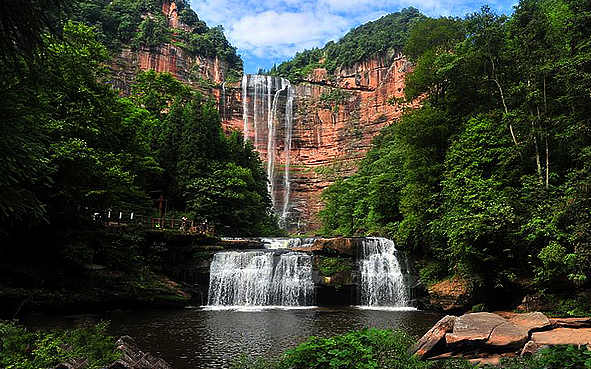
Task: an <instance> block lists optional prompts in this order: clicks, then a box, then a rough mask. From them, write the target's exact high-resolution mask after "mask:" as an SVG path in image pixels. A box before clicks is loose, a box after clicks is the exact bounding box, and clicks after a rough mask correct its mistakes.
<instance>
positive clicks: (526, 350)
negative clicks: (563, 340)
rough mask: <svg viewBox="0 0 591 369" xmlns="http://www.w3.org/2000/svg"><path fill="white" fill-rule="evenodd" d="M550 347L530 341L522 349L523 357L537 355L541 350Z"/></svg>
mask: <svg viewBox="0 0 591 369" xmlns="http://www.w3.org/2000/svg"><path fill="white" fill-rule="evenodd" d="M546 347H548V345H544V344H542V343H536V342H534V341H528V342H527V343H526V344H525V345H524V346H523V348H522V349H521V353H520V355H521V356H529V355H533V354H535V353H537V352H538V351H540V350H541V349H544V348H546Z"/></svg>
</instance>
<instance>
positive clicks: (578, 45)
mask: <svg viewBox="0 0 591 369" xmlns="http://www.w3.org/2000/svg"><path fill="white" fill-rule="evenodd" d="M590 40H591V5H590V3H589V2H587V1H581V0H522V1H520V3H519V4H518V5H517V6H516V8H515V12H514V14H513V15H512V16H510V17H507V16H500V15H497V14H495V13H494V12H493V11H492V10H491V9H490V8H488V7H483V8H482V9H481V11H479V12H477V13H474V14H469V15H467V16H466V17H465V18H462V19H460V18H438V19H432V18H425V19H421V20H420V21H418V22H417V23H416V24H414V26H413V27H412V28H411V30H410V33H409V36H408V39H407V40H406V43H405V44H404V53H405V54H406V55H407V56H408V58H410V60H411V61H413V63H414V65H415V66H414V71H413V72H412V73H411V74H409V75H408V76H407V78H406V89H405V95H406V99H407V101H412V100H414V99H416V98H421V97H424V100H423V104H422V107H421V108H420V109H416V110H410V111H406V112H405V114H404V115H403V116H402V118H401V119H400V120H399V121H398V122H395V123H393V124H392V125H391V126H389V127H387V128H386V129H384V130H383V131H382V132H381V133H380V135H379V136H378V137H376V138H375V141H374V146H373V149H372V150H371V151H370V152H369V153H368V154H367V157H366V158H365V159H364V160H363V162H362V163H361V164H360V168H359V172H358V173H357V174H356V175H354V176H352V177H350V178H347V179H342V180H339V181H337V182H336V183H335V184H334V185H332V186H331V187H330V188H329V189H328V190H327V191H325V192H324V194H323V196H324V200H325V201H326V207H325V209H324V210H323V211H322V214H321V216H322V219H323V224H324V229H323V231H324V233H325V234H331V235H337V234H340V235H348V236H352V235H371V234H379V235H386V236H390V237H392V238H394V239H395V240H397V242H398V244H399V245H400V246H401V247H403V248H404V249H405V250H406V251H408V252H409V253H412V254H414V255H423V257H424V258H425V259H428V260H432V261H430V262H429V263H428V264H426V265H425V266H424V268H423V270H422V272H421V274H422V277H423V279H424V280H425V281H427V282H432V281H435V280H437V279H439V278H441V277H444V276H447V275H454V274H455V275H460V276H464V277H466V278H468V279H469V280H471V281H472V282H474V283H476V284H479V285H485V286H491V287H493V286H496V287H502V286H504V287H507V286H508V285H510V284H511V283H514V282H518V281H521V282H523V281H524V280H525V281H528V282H526V283H533V285H534V286H537V288H539V289H543V288H546V287H551V286H553V285H555V286H565V285H569V286H571V287H582V286H586V285H588V284H589V277H591V274H590V273H591V166H590V165H591V120H590V119H591V118H590V117H591V112H590V111H589V109H590V108H591V94H590V92H591V41H590ZM425 96H426V97H425ZM392 103H393V104H398V103H403V102H402V101H395V100H393V101H392ZM524 278H525V279H524ZM560 288H561V287H560Z"/></svg>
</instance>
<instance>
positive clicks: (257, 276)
mask: <svg viewBox="0 0 591 369" xmlns="http://www.w3.org/2000/svg"><path fill="white" fill-rule="evenodd" d="M275 259H276V258H275V255H274V253H273V252H264V251H248V252H236V251H231V252H219V253H217V254H215V255H214V257H213V260H212V262H211V266H210V279H209V296H208V305H209V306H241V307H248V306H279V305H281V306H306V305H310V304H312V300H313V295H314V283H313V282H312V259H311V257H310V256H309V255H307V254H304V253H299V252H289V253H286V254H282V255H280V256H279V258H278V261H277V264H276V265H274V261H275Z"/></svg>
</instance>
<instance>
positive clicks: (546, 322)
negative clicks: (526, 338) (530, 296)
mask: <svg viewBox="0 0 591 369" xmlns="http://www.w3.org/2000/svg"><path fill="white" fill-rule="evenodd" d="M510 322H511V323H513V324H515V325H519V326H522V327H524V328H526V329H527V330H528V331H531V330H533V329H542V328H547V327H550V326H551V325H552V322H551V321H550V319H548V317H546V316H545V315H544V314H542V313H540V312H539V311H536V312H533V313H526V314H517V315H515V316H514V317H513V318H511V320H510Z"/></svg>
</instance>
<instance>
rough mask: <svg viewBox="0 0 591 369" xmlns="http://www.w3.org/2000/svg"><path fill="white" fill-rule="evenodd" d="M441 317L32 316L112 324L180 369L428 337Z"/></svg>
mask: <svg viewBox="0 0 591 369" xmlns="http://www.w3.org/2000/svg"><path fill="white" fill-rule="evenodd" d="M440 318H441V314H437V313H430V312H424V311H418V310H388V309H384V310H375V309H367V308H359V307H307V308H291V309H286V308H281V307H278V308H263V309H261V308H250V309H225V310H224V309H211V308H204V307H189V308H185V309H173V310H170V309H165V310H140V311H113V312H108V313H105V314H101V315H76V316H68V317H48V316H42V315H32V316H30V317H29V318H28V319H27V326H29V327H30V328H34V329H36V328H56V327H66V328H69V327H73V326H81V325H89V324H93V323H95V322H98V321H100V320H104V319H108V320H110V321H111V325H110V333H111V334H113V335H114V336H120V335H129V336H132V337H134V338H135V340H136V342H137V343H138V344H139V346H140V348H141V349H142V350H144V351H148V352H151V353H153V354H157V355H159V356H160V357H162V358H163V359H164V360H166V361H167V362H169V363H170V364H171V365H172V366H173V367H174V368H175V369H194V368H228V367H229V366H230V363H231V362H232V360H234V359H235V358H236V357H238V356H239V355H240V354H241V353H242V352H246V353H249V354H251V355H253V356H261V355H264V356H267V357H276V356H279V355H280V354H281V353H282V352H283V351H284V350H285V349H288V348H291V347H294V346H296V345H298V344H299V343H301V342H303V341H305V340H306V337H308V336H321V337H329V336H332V335H336V334H343V333H346V332H348V331H350V330H354V329H360V328H363V327H377V328H392V329H395V330H403V331H406V332H408V333H410V334H412V335H415V336H420V335H422V334H424V333H425V332H426V331H427V330H428V329H429V328H430V327H431V326H432V325H433V324H434V323H435V322H436V321H437V320H439V319H440Z"/></svg>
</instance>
